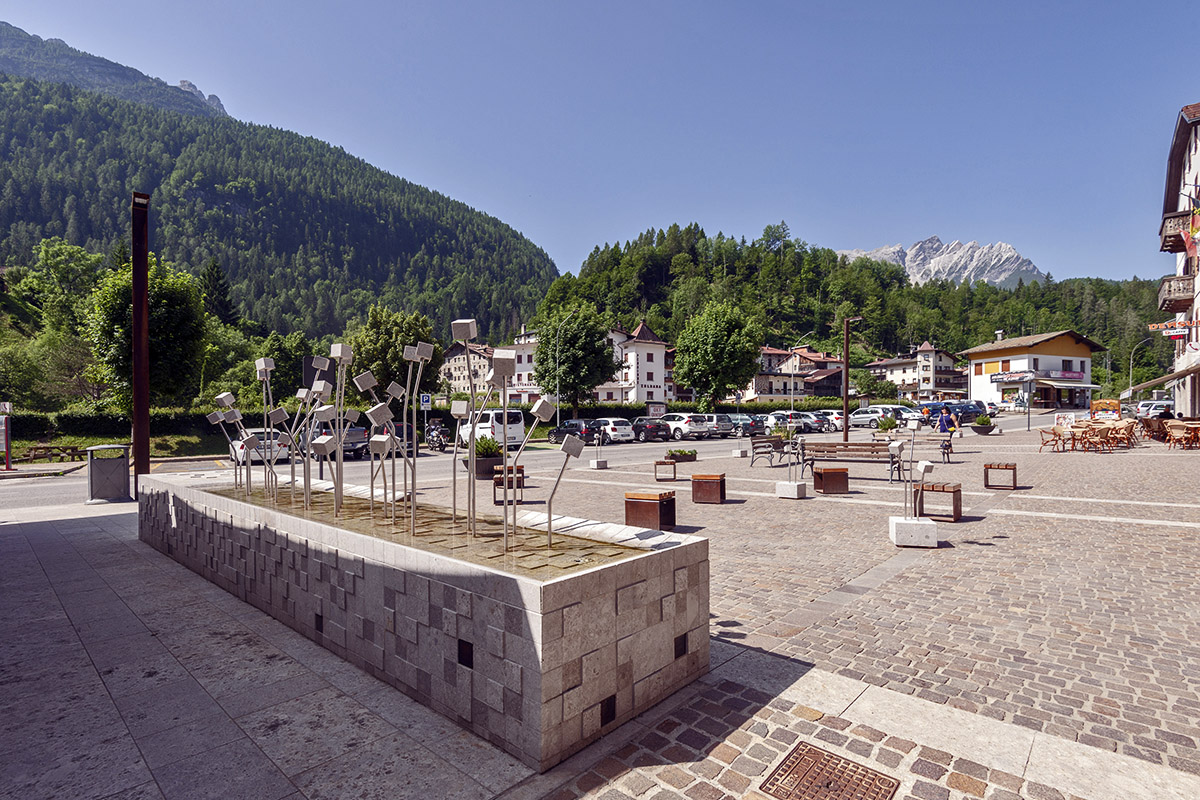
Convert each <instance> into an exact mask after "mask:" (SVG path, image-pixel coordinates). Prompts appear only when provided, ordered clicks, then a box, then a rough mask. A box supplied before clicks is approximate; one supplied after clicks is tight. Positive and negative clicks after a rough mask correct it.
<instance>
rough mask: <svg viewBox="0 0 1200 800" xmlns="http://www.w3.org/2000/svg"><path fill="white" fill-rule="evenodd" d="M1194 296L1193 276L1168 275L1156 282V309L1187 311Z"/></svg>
mask: <svg viewBox="0 0 1200 800" xmlns="http://www.w3.org/2000/svg"><path fill="white" fill-rule="evenodd" d="M1195 296H1196V292H1195V276H1192V275H1168V276H1167V277H1165V278H1163V279H1162V282H1161V283H1160V284H1158V310H1159V311H1166V312H1168V313H1171V314H1178V313H1179V312H1181V311H1187V310H1188V309H1189V308H1191V307H1192V301H1193V300H1194V299H1195Z"/></svg>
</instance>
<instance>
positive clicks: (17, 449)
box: [12, 434, 229, 458]
mask: <svg viewBox="0 0 1200 800" xmlns="http://www.w3.org/2000/svg"><path fill="white" fill-rule="evenodd" d="M35 444H48V445H53V446H55V447H75V448H78V449H81V450H82V449H83V448H86V447H92V446H94V445H98V444H129V442H127V441H125V442H122V441H120V440H119V439H116V438H113V437H111V436H58V437H55V438H53V439H45V440H41V439H13V441H12V457H13V458H18V457H20V456H23V455H25V453H26V452H28V451H29V448H30V447H31V446H33V445H35ZM208 455H211V456H217V457H222V456H224V457H228V456H229V444H228V443H227V442H226V441H225V437H224V436H221V435H219V434H218V435H205V436H200V435H198V434H193V435H187V436H183V435H173V436H151V437H150V457H151V458H169V457H171V456H208Z"/></svg>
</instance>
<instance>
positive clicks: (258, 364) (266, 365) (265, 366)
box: [254, 358, 275, 372]
mask: <svg viewBox="0 0 1200 800" xmlns="http://www.w3.org/2000/svg"><path fill="white" fill-rule="evenodd" d="M254 368H255V369H256V370H258V371H259V372H270V371H271V370H273V369H275V359H273V358H260V359H258V360H257V361H255V362H254Z"/></svg>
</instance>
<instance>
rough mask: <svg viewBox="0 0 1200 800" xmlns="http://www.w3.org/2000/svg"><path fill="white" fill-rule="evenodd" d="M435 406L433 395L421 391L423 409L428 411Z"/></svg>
mask: <svg viewBox="0 0 1200 800" xmlns="http://www.w3.org/2000/svg"><path fill="white" fill-rule="evenodd" d="M432 407H433V395H430V394H428V393H426V392H421V410H422V411H428V410H429V409H430V408H432Z"/></svg>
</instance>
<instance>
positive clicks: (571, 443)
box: [558, 433, 583, 458]
mask: <svg viewBox="0 0 1200 800" xmlns="http://www.w3.org/2000/svg"><path fill="white" fill-rule="evenodd" d="M558 449H559V450H562V451H563V452H564V453H566V454H567V458H579V457H580V456H581V455H583V439H580V438H579V437H578V436H576V435H575V434H573V433H569V434H567V435H566V436H565V437H563V442H562V445H561V446H560V447H559V448H558Z"/></svg>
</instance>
